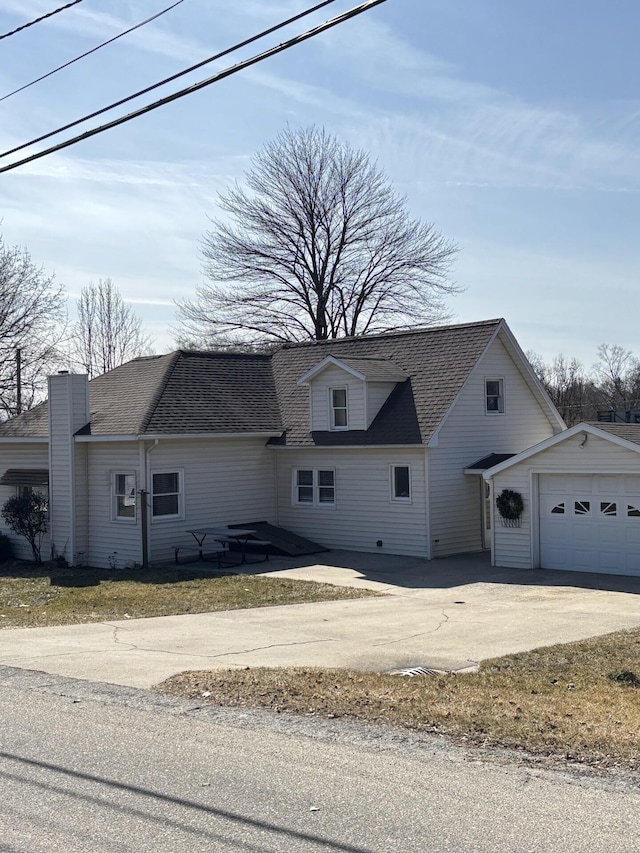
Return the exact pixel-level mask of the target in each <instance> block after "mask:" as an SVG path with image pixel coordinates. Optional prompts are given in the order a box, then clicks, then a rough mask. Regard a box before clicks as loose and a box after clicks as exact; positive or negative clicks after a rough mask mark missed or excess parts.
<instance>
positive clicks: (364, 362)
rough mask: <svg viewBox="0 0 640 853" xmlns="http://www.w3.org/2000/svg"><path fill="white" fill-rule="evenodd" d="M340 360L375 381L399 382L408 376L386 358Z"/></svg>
mask: <svg viewBox="0 0 640 853" xmlns="http://www.w3.org/2000/svg"><path fill="white" fill-rule="evenodd" d="M340 361H341V362H342V363H343V364H345V365H346V366H347V367H350V368H351V369H352V370H357V371H358V373H361V374H362V375H363V376H365V377H366V378H367V379H370V380H372V381H376V382H384V381H385V380H389V381H391V382H399V381H400V379H408V378H409V377H408V376H407V374H406V373H405V371H404V370H401V369H400V368H399V367H397V366H396V365H395V364H393V362H391V361H389V359H387V358H341V359H340Z"/></svg>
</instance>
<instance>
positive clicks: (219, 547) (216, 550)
mask: <svg viewBox="0 0 640 853" xmlns="http://www.w3.org/2000/svg"><path fill="white" fill-rule="evenodd" d="M186 532H187V533H189V534H191V536H193V538H194V539H195V541H196V543H197V552H198V559H199V560H205V561H207V560H211V559H213V558H215V559H216V560H217V562H218V567H221V566H222V557H223V555H224V554H226V553H228V551H229V546H230V545H231V544H232V543H237V544H239V545H240V563H246V562H247V542H249V541H251V542H252V544H255V545H257V546H260V547H263V548H265V556H264V559H265V560H268V559H269V554H268V551H267V550H266V548H267V547H268V546H269V545H270V544H271V543H270V542H267V541H263V540H262V539H251V536H253V534H254V533H256V531H255V530H253V529H251V528H243V527H196V528H192V529H190V530H187V531H186ZM207 539H211V540H213V541H214V543H215V544H214V545H213V547H212V546H208V547H207V546H206V545H205V542H206V541H207ZM185 550H189V549H186V548H181V547H179V546H176V547H175V559H176V563H179V562H180V560H179V553H180V551H183V552H184V551H185ZM193 550H196V549H193ZM207 552H208V554H210V556H208V554H207ZM229 565H232V564H229Z"/></svg>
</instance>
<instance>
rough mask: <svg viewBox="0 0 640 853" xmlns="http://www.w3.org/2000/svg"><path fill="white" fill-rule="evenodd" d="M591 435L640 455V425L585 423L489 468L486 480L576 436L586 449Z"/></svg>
mask: <svg viewBox="0 0 640 853" xmlns="http://www.w3.org/2000/svg"><path fill="white" fill-rule="evenodd" d="M590 435H593V436H596V437H597V438H602V439H604V440H605V441H610V442H611V443H612V444H616V445H618V447H623V448H626V449H628V450H631V451H633V452H634V453H640V424H608V423H604V424H603V423H600V421H598V422H597V423H588V422H586V421H585V422H583V423H579V424H575V426H572V427H570V428H569V429H567V430H564V432H560V433H558V434H557V435H552V436H551V437H550V438H546V439H545V440H544V441H541V442H539V443H538V444H534V445H533V447H528V448H527V449H526V450H523V451H522V452H521V453H516V454H515V456H512V457H511V458H510V459H507V460H506V461H504V462H499V463H496V465H494V466H493V467H492V468H488V469H487V470H486V471H485V472H484V479H485V480H490V479H491V477H494V476H495V475H496V474H500V473H501V472H502V471H506V470H507V468H511V467H512V466H513V465H519V464H520V463H521V462H525V461H526V460H527V459H529V458H530V457H532V456H537V455H538V454H539V453H544V451H545V450H548V449H549V448H551V447H555V446H556V445H557V444H560V443H561V442H563V441H569V440H571V439H572V438H574V437H575V436H581V438H580V439H579V440H580V441H581V444H580V446H581V447H585V446H586V445H587V442H588V441H589V436H590Z"/></svg>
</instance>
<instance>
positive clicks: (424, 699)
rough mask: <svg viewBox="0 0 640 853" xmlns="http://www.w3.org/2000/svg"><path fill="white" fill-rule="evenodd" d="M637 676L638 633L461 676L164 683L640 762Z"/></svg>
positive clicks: (230, 700)
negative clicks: (635, 683) (635, 680)
mask: <svg viewBox="0 0 640 853" xmlns="http://www.w3.org/2000/svg"><path fill="white" fill-rule="evenodd" d="M625 674H626V675H625ZM629 674H631V675H629ZM633 675H635V676H636V677H637V678H638V679H639V680H640V631H628V632H620V633H616V634H610V635H608V636H605V637H596V638H593V639H590V640H585V641H582V642H578V643H570V644H566V645H557V646H550V647H548V648H542V649H537V650H535V651H532V652H525V653H522V654H517V655H509V656H507V657H503V658H497V659H495V660H490V661H485V663H484V664H483V665H482V666H481V669H480V671H479V672H478V673H467V674H462V675H445V676H425V677H414V678H406V677H399V676H393V675H387V674H378V673H364V672H353V671H342V670H320V669H282V670H278V669H276V670H274V669H262V668H255V669H240V670H222V671H221V670H218V671H201V672H187V673H182V674H181V675H177V676H174V677H173V678H170V679H168V680H167V681H165V682H164V683H163V684H161V685H160V686H159V688H158V689H159V690H160V691H162V692H164V693H168V694H171V695H174V696H182V697H186V698H191V699H199V700H201V701H202V702H203V703H207V704H215V705H226V706H253V707H262V708H269V709H271V710H274V711H288V712H293V713H298V714H306V715H318V716H325V717H326V716H328V717H340V718H344V719H348V720H361V721H367V722H377V723H385V724H391V725H394V726H401V727H404V728H409V729H415V730H419V731H431V732H439V733H442V734H446V735H449V736H452V737H454V738H461V737H464V738H466V739H468V740H470V741H472V742H474V743H480V744H485V745H502V746H507V747H516V748H523V749H526V750H528V751H529V752H531V753H535V754H538V755H545V756H551V757H553V758H563V759H567V758H570V759H574V760H577V761H581V762H585V763H588V764H591V765H595V766H601V767H611V766H621V767H626V768H631V769H640V687H638V686H634V681H633V678H632V677H631V676H633ZM204 694H208V695H206V696H205V695H204Z"/></svg>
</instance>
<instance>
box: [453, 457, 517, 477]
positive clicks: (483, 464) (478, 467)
mask: <svg viewBox="0 0 640 853" xmlns="http://www.w3.org/2000/svg"><path fill="white" fill-rule="evenodd" d="M515 455H516V454H515V453H490V454H489V455H488V456H483V457H482V459H478V461H477V462H474V463H473V464H472V465H468V466H467V467H466V468H465V469H464V473H465V474H482V473H483V472H484V471H486V470H487V469H488V468H493V466H494V465H499V464H500V463H501V462H506V461H507V459H511V458H512V457H513V456H515Z"/></svg>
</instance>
